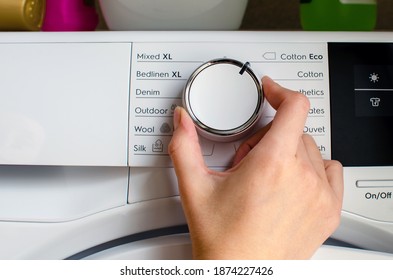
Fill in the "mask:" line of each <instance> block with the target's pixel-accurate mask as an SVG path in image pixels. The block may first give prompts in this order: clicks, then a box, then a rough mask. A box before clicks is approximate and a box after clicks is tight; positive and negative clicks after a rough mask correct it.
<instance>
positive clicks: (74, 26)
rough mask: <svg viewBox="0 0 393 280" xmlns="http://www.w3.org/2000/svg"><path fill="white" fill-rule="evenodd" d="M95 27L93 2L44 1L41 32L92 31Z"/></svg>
mask: <svg viewBox="0 0 393 280" xmlns="http://www.w3.org/2000/svg"><path fill="white" fill-rule="evenodd" d="M97 25H98V14H97V12H96V9H95V7H94V0H46V11H45V18H44V23H43V25H42V30H43V31H93V30H95V29H96V27H97Z"/></svg>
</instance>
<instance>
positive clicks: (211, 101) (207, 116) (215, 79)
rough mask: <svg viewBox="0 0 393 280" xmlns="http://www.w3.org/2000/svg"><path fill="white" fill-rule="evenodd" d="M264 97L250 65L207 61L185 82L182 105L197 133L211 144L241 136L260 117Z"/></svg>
mask: <svg viewBox="0 0 393 280" xmlns="http://www.w3.org/2000/svg"><path fill="white" fill-rule="evenodd" d="M263 102H264V95H263V90H262V86H261V84H260V81H259V79H258V78H257V76H256V75H255V74H254V72H253V71H252V70H251V68H250V63H249V62H246V63H242V62H240V61H237V60H233V59H216V60H211V61H208V62H206V63H204V64H203V65H201V66H200V67H198V68H197V69H196V70H195V71H194V72H193V74H192V75H191V76H190V78H189V80H188V81H187V84H186V87H185V89H184V92H183V105H184V107H185V108H186V110H187V111H188V113H189V114H190V116H191V118H192V119H193V121H194V123H195V125H196V127H197V129H198V131H199V133H200V134H201V135H202V136H204V137H206V138H208V139H210V140H213V141H220V142H229V141H234V140H237V139H239V138H241V137H242V136H244V135H245V134H246V133H247V132H248V131H250V129H251V128H252V127H253V126H254V124H255V123H256V122H257V121H258V119H259V118H260V116H261V111H262V106H263Z"/></svg>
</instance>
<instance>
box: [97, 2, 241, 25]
mask: <svg viewBox="0 0 393 280" xmlns="http://www.w3.org/2000/svg"><path fill="white" fill-rule="evenodd" d="M99 2H100V5H101V10H102V14H103V16H104V18H105V21H106V24H107V26H108V28H109V29H111V30H235V29H238V28H239V27H240V25H241V23H242V20H243V16H244V12H245V10H246V7H247V3H248V0H99Z"/></svg>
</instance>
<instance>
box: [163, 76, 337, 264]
mask: <svg viewBox="0 0 393 280" xmlns="http://www.w3.org/2000/svg"><path fill="white" fill-rule="evenodd" d="M262 84H263V88H264V93H265V97H266V98H267V100H268V101H269V103H270V104H271V105H272V106H273V107H274V108H275V109H276V110H277V113H276V115H275V117H274V119H273V121H272V122H271V124H269V125H268V126H267V127H265V128H264V129H262V130H261V131H260V132H258V133H257V134H255V135H254V136H252V137H251V138H250V139H249V140H247V141H246V142H244V143H243V144H242V145H241V147H240V148H239V150H238V152H237V154H236V156H235V159H234V166H233V167H232V168H231V169H229V170H227V171H224V172H217V171H213V170H210V169H209V168H208V167H207V166H206V165H205V163H204V160H203V157H202V154H201V149H200V146H199V143H198V135H197V133H196V130H195V127H194V124H193V122H192V120H191V119H190V117H189V116H188V114H187V113H186V111H185V110H184V109H182V108H177V109H176V110H175V116H174V126H175V132H174V135H173V138H172V141H171V143H170V145H169V153H170V155H171V157H172V161H173V164H174V167H175V171H176V175H177V178H178V184H179V191H180V196H181V200H182V204H183V208H184V211H185V215H186V219H187V222H188V225H189V230H190V236H191V240H192V250H193V256H194V258H196V259H308V258H310V257H311V256H312V255H313V254H314V252H315V251H316V250H317V249H318V248H319V246H320V245H321V244H322V243H323V242H324V241H325V240H326V239H327V238H328V237H329V236H330V235H331V234H332V232H333V231H334V230H335V229H336V228H337V226H338V225H339V221H340V214H341V206H342V196H343V172H342V166H341V164H340V163H339V162H337V161H329V160H325V161H324V160H323V159H322V157H321V154H320V152H319V150H318V147H317V146H316V144H315V142H314V140H313V138H312V137H311V136H309V135H304V134H303V129H304V125H305V121H306V118H307V115H308V110H309V101H308V99H307V98H306V97H305V96H303V95H302V94H300V93H298V92H295V91H291V90H288V89H285V88H283V87H281V86H279V85H278V84H276V83H275V82H273V81H272V80H271V79H270V78H268V77H264V78H263V79H262Z"/></svg>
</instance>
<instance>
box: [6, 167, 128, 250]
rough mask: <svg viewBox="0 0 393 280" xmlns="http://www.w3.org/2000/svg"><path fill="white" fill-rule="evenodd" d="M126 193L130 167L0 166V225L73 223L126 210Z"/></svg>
mask: <svg viewBox="0 0 393 280" xmlns="http://www.w3.org/2000/svg"><path fill="white" fill-rule="evenodd" d="M127 193H128V168H127V167H121V168H118V167H53V166H34V167H32V166H30V167H27V166H0V221H2V222H38V223H43V222H67V221H72V220H76V219H80V218H83V217H86V216H89V215H93V214H96V213H99V212H102V211H105V210H108V209H112V208H115V207H120V206H124V205H125V204H127ZM0 236H1V234H0ZM0 240H1V238H0ZM0 247H1V246H0Z"/></svg>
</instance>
